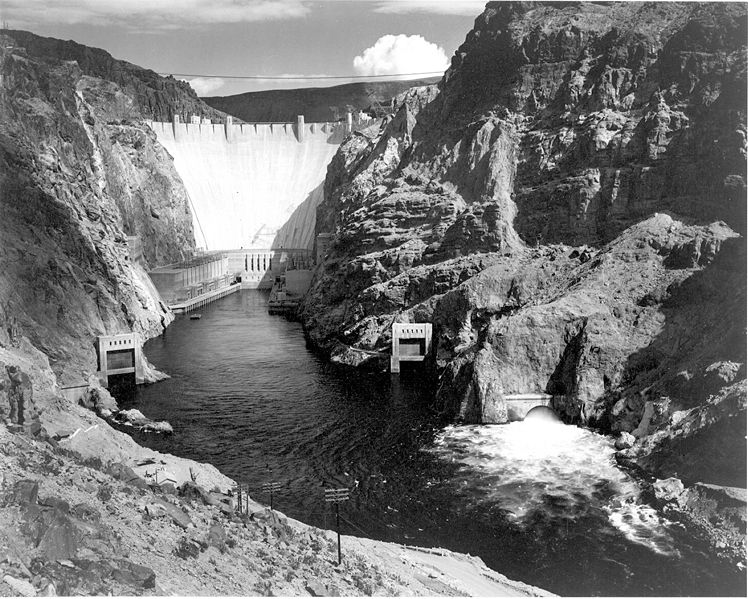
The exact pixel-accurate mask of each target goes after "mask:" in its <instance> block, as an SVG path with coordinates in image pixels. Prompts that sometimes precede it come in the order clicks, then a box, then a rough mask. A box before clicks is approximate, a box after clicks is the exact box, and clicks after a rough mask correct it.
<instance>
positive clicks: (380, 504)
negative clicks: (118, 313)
mask: <svg viewBox="0 0 748 599" xmlns="http://www.w3.org/2000/svg"><path fill="white" fill-rule="evenodd" d="M266 300H267V295H266V294H264V293H261V292H257V291H243V292H240V293H236V294H233V295H230V296H228V297H226V298H224V299H222V300H219V301H218V302H215V303H213V304H211V305H209V306H207V307H204V308H203V309H202V312H201V313H202V318H201V319H200V320H189V319H188V318H185V317H180V318H178V319H177V321H176V322H174V323H173V324H172V325H171V326H170V327H169V328H168V330H167V332H166V334H165V335H163V336H161V337H159V338H156V339H153V340H151V341H149V342H148V343H147V344H146V345H145V352H146V355H147V356H148V358H149V359H150V361H151V362H152V363H153V364H154V365H155V366H156V367H157V368H159V369H160V370H162V371H164V372H166V373H167V374H169V375H170V376H171V379H169V380H166V381H163V382H160V383H156V384H154V385H149V386H144V387H140V388H138V389H137V391H136V392H135V395H134V396H132V397H130V398H125V397H121V398H120V404H121V406H122V407H128V408H129V407H137V408H138V409H139V410H141V411H142V412H143V413H144V414H145V415H146V416H148V417H150V418H152V419H155V420H168V421H169V422H170V423H171V424H172V425H173V427H174V434H173V435H169V436H162V435H156V434H140V433H134V434H133V436H134V437H135V438H136V439H137V440H138V442H140V443H141V444H143V445H146V446H148V447H152V448H154V449H157V450H159V451H164V452H169V453H173V454H175V455H179V456H183V457H186V458H192V459H195V460H200V461H204V462H209V463H211V464H214V465H215V466H216V467H218V468H219V469H220V470H221V471H222V472H223V473H225V474H226V475H228V476H230V477H232V478H234V479H235V480H238V481H242V482H247V483H249V486H250V489H251V494H252V495H253V497H254V498H255V499H257V500H258V501H261V502H265V503H267V502H268V498H267V497H266V496H265V495H264V494H263V492H262V485H263V483H265V482H270V481H277V482H280V483H281V485H282V488H281V491H280V492H279V493H278V494H277V495H276V497H275V504H276V508H277V509H279V510H281V511H282V512H284V513H286V514H287V515H289V516H291V517H293V518H296V519H298V520H302V521H304V522H307V523H309V524H312V525H315V526H320V527H325V528H333V527H334V517H333V516H332V513H331V512H330V511H329V508H328V507H327V506H326V504H325V503H324V500H323V489H324V488H325V487H330V486H350V487H353V490H352V492H351V501H350V502H348V503H347V504H344V506H343V508H342V510H341V513H342V515H343V517H344V518H345V521H344V522H343V532H344V533H346V534H353V535H360V536H370V537H373V538H377V539H382V540H387V541H396V542H400V543H406V544H412V545H422V546H440V547H445V548H448V549H452V550H455V551H460V552H464V553H470V554H471V555H478V556H480V557H481V558H482V559H483V560H484V561H485V562H486V564H487V565H489V566H490V567H491V568H494V569H495V570H497V571H499V572H501V573H502V574H505V575H506V576H508V577H509V578H513V579H516V580H522V581H524V582H527V583H530V584H533V585H537V586H540V587H543V588H545V589H547V590H550V591H553V592H555V593H559V594H564V595H741V596H744V595H745V576H744V575H742V574H739V573H738V572H736V571H733V570H731V569H728V568H726V567H724V566H721V565H719V564H718V562H716V560H714V559H713V558H712V557H711V556H710V555H709V553H708V552H707V550H706V548H705V547H701V546H699V545H698V544H697V543H696V542H694V541H692V540H689V539H688V537H687V536H686V535H685V534H684V532H683V530H682V529H681V528H680V527H679V526H678V525H675V524H673V523H669V522H667V521H665V520H663V519H662V518H661V517H660V516H659V515H658V514H657V513H656V512H655V511H654V510H652V509H651V508H649V507H647V506H646V505H642V504H641V503H640V502H639V501H638V494H639V487H638V485H637V483H636V481H635V480H634V479H633V478H631V476H630V475H629V474H627V473H626V472H624V471H622V470H620V469H619V468H618V467H617V466H616V465H615V461H614V458H613V453H614V450H613V447H612V443H611V440H610V439H609V438H607V437H603V436H601V435H597V434H595V433H593V432H591V431H587V430H584V429H581V428H578V427H573V426H564V425H560V424H548V423H537V422H536V423H532V422H529V421H525V422H521V423H513V424H510V425H504V426H449V425H447V423H444V422H440V420H439V418H438V417H437V416H436V415H435V414H433V413H432V412H431V411H430V410H429V403H430V400H431V398H432V397H433V394H434V389H433V388H432V387H431V385H430V384H429V382H428V381H426V380H423V379H422V378H420V377H419V376H418V370H417V367H416V368H414V369H413V370H411V371H405V372H403V373H402V374H401V375H400V376H399V377H398V376H392V377H391V376H390V375H374V374H365V373H361V372H354V371H350V370H347V369H341V368H339V367H336V366H333V365H330V364H327V363H325V362H324V361H322V360H321V359H319V358H318V357H317V356H315V354H314V353H312V352H311V351H310V350H309V349H307V347H306V345H305V341H304V337H303V335H302V330H301V325H299V324H298V323H294V322H289V321H287V320H285V319H284V318H283V317H279V316H270V315H268V313H267V309H266V306H265V302H266ZM198 482H199V481H198Z"/></svg>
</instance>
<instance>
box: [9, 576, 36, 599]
mask: <svg viewBox="0 0 748 599" xmlns="http://www.w3.org/2000/svg"><path fill="white" fill-rule="evenodd" d="M3 582H4V583H5V584H7V585H8V586H9V587H10V588H11V589H12V590H13V592H14V593H15V594H16V595H17V596H19V597H36V589H35V588H34V585H33V584H31V583H30V582H29V581H28V580H21V579H19V578H14V577H13V576H9V575H6V576H3Z"/></svg>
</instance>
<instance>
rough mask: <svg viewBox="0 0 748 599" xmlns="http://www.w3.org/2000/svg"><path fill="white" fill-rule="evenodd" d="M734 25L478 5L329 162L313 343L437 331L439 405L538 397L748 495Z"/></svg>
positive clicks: (361, 361) (671, 16)
mask: <svg viewBox="0 0 748 599" xmlns="http://www.w3.org/2000/svg"><path fill="white" fill-rule="evenodd" d="M745 39H746V9H745V7H744V6H743V5H738V4H716V3H715V4H706V3H699V4H685V3H667V4H665V3H577V2H574V3H547V4H545V3H515V2H492V3H489V4H488V5H487V8H486V10H485V12H484V13H483V14H482V15H481V16H480V17H478V19H477V20H476V22H475V27H474V29H473V30H472V31H471V32H470V33H469V34H468V36H467V38H466V40H465V43H464V44H463V45H462V46H461V47H460V48H459V49H458V51H457V53H456V55H455V56H454V58H453V59H452V65H451V67H450V68H449V70H448V71H447V72H446V74H445V76H444V78H443V79H442V80H441V82H440V83H439V84H438V85H436V86H430V87H422V88H415V89H413V90H410V91H409V92H407V93H405V94H404V95H402V96H401V97H400V98H399V100H398V101H399V109H398V111H397V113H396V114H394V115H393V117H392V118H391V119H390V120H389V122H387V123H386V125H385V126H383V127H382V128H381V130H374V129H371V130H368V131H363V132H361V133H357V134H355V135H354V136H353V137H351V138H350V139H349V140H348V141H347V142H346V143H345V144H344V145H343V146H342V147H341V149H340V152H339V153H338V155H337V156H336V157H335V159H334V160H333V162H332V164H331V166H330V168H329V171H328V176H327V180H326V184H325V186H326V199H325V202H324V203H323V204H322V205H321V206H320V208H319V211H318V222H317V232H318V233H328V234H331V235H332V243H331V246H330V250H329V251H328V253H327V256H326V259H325V261H324V263H323V265H322V266H321V267H320V268H319V269H318V271H317V274H316V276H315V279H314V281H313V285H312V289H311V292H310V293H309V295H308V297H307V300H306V303H305V305H304V309H303V314H302V318H303V321H304V325H305V328H306V331H307V334H308V336H309V338H310V339H311V341H312V342H313V343H314V344H315V345H316V346H317V347H319V348H320V349H322V350H324V351H326V352H328V353H329V354H330V355H331V356H332V358H333V359H334V360H337V361H340V362H343V363H348V364H353V365H361V366H363V365H366V364H370V365H372V364H374V365H376V366H377V367H379V366H380V365H381V364H382V362H383V361H382V359H381V358H382V357H384V356H386V354H387V353H388V352H389V345H390V328H391V324H392V323H393V322H432V323H434V347H435V363H434V364H433V367H434V371H435V373H436V374H437V375H438V376H439V379H440V380H439V385H438V389H439V391H438V394H437V397H436V400H435V401H436V405H437V407H438V408H440V409H441V410H443V411H444V412H445V413H446V414H448V415H450V416H452V417H454V418H456V419H458V420H460V421H463V422H479V423H480V422H483V423H491V422H503V421H504V420H505V419H506V405H505V400H504V396H506V395H508V394H513V393H540V392H542V393H549V394H552V395H553V396H554V399H553V404H554V407H555V408H556V410H557V411H559V412H560V413H562V414H563V415H564V417H565V418H566V419H567V421H570V422H579V423H586V424H590V425H593V426H596V427H600V428H602V429H603V430H606V431H610V432H613V433H619V432H625V433H627V434H631V435H632V439H633V440H634V441H637V440H638V441H637V442H636V443H635V444H634V446H633V447H630V448H629V449H625V451H624V452H623V453H622V454H621V460H622V461H624V462H626V463H629V464H631V465H633V464H639V465H641V466H643V467H646V469H647V470H648V471H650V472H654V473H656V474H658V475H660V476H662V477H665V476H674V475H676V473H677V476H679V477H681V478H683V479H684V480H687V481H689V482H693V481H695V480H701V481H703V482H707V483H711V482H713V483H716V484H722V485H740V486H744V485H745V462H744V455H745V377H746V374H745V302H746V297H745V287H746V286H745V215H746V212H745V190H746V187H745V180H746V168H745V164H746V163H745V161H746V120H745V107H746V91H745V90H746V73H745V70H746V60H745ZM678 448H680V449H686V448H687V450H688V453H687V454H685V455H687V456H690V457H687V458H683V459H678V458H677V457H676V456H678V455H680V450H679V449H678ZM694 455H698V458H696V457H693V456H694Z"/></svg>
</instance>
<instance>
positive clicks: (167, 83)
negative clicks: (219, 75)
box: [3, 30, 226, 122]
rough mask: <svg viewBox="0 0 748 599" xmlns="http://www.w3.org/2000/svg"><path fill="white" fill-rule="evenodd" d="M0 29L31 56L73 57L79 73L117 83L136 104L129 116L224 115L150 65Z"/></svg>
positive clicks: (56, 59) (160, 118)
mask: <svg viewBox="0 0 748 599" xmlns="http://www.w3.org/2000/svg"><path fill="white" fill-rule="evenodd" d="M3 33H4V34H6V35H8V36H9V37H11V38H13V40H14V41H15V43H16V44H18V45H19V46H22V47H23V48H25V49H26V52H27V53H28V56H29V57H30V58H32V59H37V60H39V61H42V62H47V61H52V62H59V61H64V62H68V61H75V63H76V64H77V65H78V68H79V69H80V71H81V73H82V74H84V75H89V76H91V77H96V78H97V79H103V80H105V81H110V82H112V83H114V84H116V85H117V87H119V89H120V90H121V91H122V92H124V93H125V94H126V95H127V96H129V97H130V98H131V102H134V104H135V107H136V108H137V110H136V111H135V112H132V113H130V114H129V115H127V116H130V117H132V118H135V117H142V118H146V119H151V120H154V121H171V120H172V117H173V116H174V115H179V116H180V117H181V119H182V120H183V121H187V122H189V117H190V116H191V115H193V114H194V115H201V116H204V117H206V118H210V119H214V120H216V121H222V120H223V119H225V118H226V115H225V114H224V113H222V112H220V111H219V110H215V109H213V108H211V107H210V106H208V105H206V104H205V103H203V102H202V101H201V100H200V99H199V98H198V97H197V94H196V93H195V90H193V89H192V87H190V85H189V84H188V83H185V82H184V81H179V80H177V79H174V78H173V77H171V76H169V77H161V76H160V75H159V74H158V73H155V72H153V71H151V70H149V69H144V68H142V67H139V66H137V65H134V64H130V63H129V62H126V61H124V60H117V59H116V58H113V57H112V55H111V54H109V52H106V51H105V50H102V49H100V48H91V47H90V46H84V45H82V44H78V43H76V42H74V41H72V40H59V39H55V38H52V37H41V36H39V35H35V34H33V33H30V32H28V31H15V30H5V31H3ZM121 118H126V117H124V116H123V117H121Z"/></svg>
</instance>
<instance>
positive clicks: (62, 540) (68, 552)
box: [38, 511, 79, 560]
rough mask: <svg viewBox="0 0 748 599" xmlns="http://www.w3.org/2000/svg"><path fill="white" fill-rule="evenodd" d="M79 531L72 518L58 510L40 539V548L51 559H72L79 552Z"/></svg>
mask: <svg viewBox="0 0 748 599" xmlns="http://www.w3.org/2000/svg"><path fill="white" fill-rule="evenodd" d="M78 544H79V533H78V529H77V527H76V526H75V525H74V524H73V522H72V521H71V520H70V518H69V517H68V516H67V515H65V514H63V513H61V512H59V511H56V512H55V513H54V514H53V516H52V520H51V522H50V524H49V526H48V527H47V529H46V530H45V531H44V533H43V534H42V537H41V539H40V540H39V545H38V548H39V550H40V551H41V552H42V554H43V555H44V556H45V557H46V558H47V559H50V560H57V559H72V558H74V557H75V555H76V553H77V552H78Z"/></svg>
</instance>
